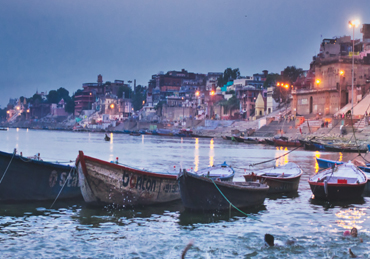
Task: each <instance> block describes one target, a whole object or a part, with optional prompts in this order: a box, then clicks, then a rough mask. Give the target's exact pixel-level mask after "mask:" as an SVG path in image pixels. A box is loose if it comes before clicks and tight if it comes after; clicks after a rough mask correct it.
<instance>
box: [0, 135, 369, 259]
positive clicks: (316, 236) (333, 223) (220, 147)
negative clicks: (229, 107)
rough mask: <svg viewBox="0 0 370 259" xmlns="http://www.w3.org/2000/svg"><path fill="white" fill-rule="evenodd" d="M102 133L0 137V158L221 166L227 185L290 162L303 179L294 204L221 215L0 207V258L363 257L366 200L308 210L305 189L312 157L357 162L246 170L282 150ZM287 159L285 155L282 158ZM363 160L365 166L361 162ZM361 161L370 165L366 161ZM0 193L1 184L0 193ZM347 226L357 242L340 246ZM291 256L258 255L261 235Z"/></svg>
mask: <svg viewBox="0 0 370 259" xmlns="http://www.w3.org/2000/svg"><path fill="white" fill-rule="evenodd" d="M110 137H111V140H110V141H109V142H107V141H104V134H103V133H87V132H64V131H45V130H27V129H9V130H8V131H1V132H0V147H1V148H0V150H1V151H5V152H9V153H11V152H13V150H14V148H16V149H17V152H18V153H19V152H22V153H23V156H33V155H36V154H37V153H40V156H41V158H42V159H43V160H44V161H53V162H55V161H59V162H67V161H74V160H75V159H76V157H77V155H78V151H79V150H82V151H84V153H85V154H86V155H88V156H92V157H96V158H99V159H102V160H106V161H113V160H115V159H116V157H118V159H119V162H120V163H123V164H127V165H130V166H133V167H138V168H146V169H150V170H153V171H157V172H160V171H174V172H175V171H176V172H178V170H179V169H180V168H187V169H191V168H193V169H194V170H198V169H199V168H202V167H207V166H209V165H212V164H218V163H223V162H224V161H226V162H227V163H228V164H230V165H231V166H233V167H234V169H235V170H236V176H235V178H234V181H235V180H243V177H242V175H243V174H244V173H245V170H244V169H247V171H246V172H251V171H250V169H253V170H256V169H258V168H263V167H270V166H273V165H278V164H284V163H286V162H288V161H289V162H295V163H297V164H299V165H300V166H301V167H302V169H303V170H304V174H303V176H302V177H301V182H300V186H299V189H298V194H296V195H293V197H287V196H280V197H273V198H266V200H265V202H264V206H262V207H260V208H257V209H253V210H246V209H244V210H243V211H244V212H245V213H247V214H248V216H245V215H244V214H242V213H240V212H237V211H235V210H233V211H231V214H229V212H228V211H227V212H224V213H203V212H200V213H195V212H189V211H185V210H184V208H183V207H182V204H181V201H178V202H173V203H170V204H163V205H160V206H151V207H150V206H148V207H140V208H134V209H125V208H121V209H111V208H91V207H87V206H86V205H85V204H84V202H83V200H76V201H57V202H56V203H55V205H54V206H53V208H52V209H50V206H51V204H52V201H50V202H43V203H24V204H23V203H22V204H0V254H1V257H2V258H6V257H15V258H26V257H27V258H35V257H38V258H40V257H41V258H55V257H59V258H60V257H63V258H106V257H111V258H112V257H115V258H180V256H181V253H182V250H183V249H184V248H185V246H186V245H187V244H188V242H189V241H190V240H193V243H194V245H193V247H192V248H190V250H189V251H188V253H187V258H349V254H348V248H351V249H352V251H353V252H354V253H355V254H356V255H361V256H362V257H365V258H368V257H369V252H368V251H369V249H370V248H369V247H370V246H369V244H370V231H369V230H370V219H369V215H370V209H369V204H370V198H367V197H365V198H364V199H363V200H360V201H356V202H354V203H336V204H331V203H327V202H319V201H314V200H311V195H312V193H311V190H310V187H309V184H308V182H307V180H308V178H309V177H310V176H311V175H313V174H314V173H315V171H316V170H317V165H316V161H315V159H314V158H315V156H320V157H322V158H327V159H341V160H343V161H346V160H348V159H351V158H353V157H355V156H356V154H340V153H331V152H325V153H324V152H322V153H319V152H311V151H305V150H303V149H302V148H299V149H297V150H295V151H293V152H291V153H289V154H288V155H286V156H283V157H281V158H279V159H277V160H276V161H274V162H269V163H265V164H261V165H258V166H255V167H250V166H249V165H250V164H253V163H258V162H262V161H266V160H269V159H273V158H276V157H279V156H281V155H282V154H284V153H286V152H287V151H288V149H286V148H280V147H273V146H267V145H248V144H243V143H234V142H231V141H227V140H223V139H196V138H179V137H161V136H150V135H143V136H130V135H126V134H110ZM289 150H291V149H290V148H289ZM368 156H369V157H368ZM365 157H366V158H368V160H370V155H366V156H365ZM0 188H1V184H0ZM353 226H356V227H357V228H358V231H359V237H360V238H362V239H363V243H361V242H359V238H348V237H343V232H344V231H345V230H347V229H350V228H352V227H353ZM266 233H270V234H272V235H274V236H275V239H278V240H280V241H283V242H284V241H286V240H294V241H295V244H293V245H291V246H281V247H270V248H266V247H265V246H264V242H263V237H264V234H266Z"/></svg>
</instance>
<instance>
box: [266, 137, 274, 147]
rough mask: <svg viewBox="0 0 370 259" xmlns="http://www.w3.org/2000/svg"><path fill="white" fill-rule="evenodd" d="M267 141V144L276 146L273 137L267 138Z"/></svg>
mask: <svg viewBox="0 0 370 259" xmlns="http://www.w3.org/2000/svg"><path fill="white" fill-rule="evenodd" d="M265 143H266V144H267V145H271V146H275V142H274V141H273V140H272V139H268V138H265Z"/></svg>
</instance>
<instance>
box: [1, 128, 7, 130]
mask: <svg viewBox="0 0 370 259" xmlns="http://www.w3.org/2000/svg"><path fill="white" fill-rule="evenodd" d="M0 130H8V129H7V128H0Z"/></svg>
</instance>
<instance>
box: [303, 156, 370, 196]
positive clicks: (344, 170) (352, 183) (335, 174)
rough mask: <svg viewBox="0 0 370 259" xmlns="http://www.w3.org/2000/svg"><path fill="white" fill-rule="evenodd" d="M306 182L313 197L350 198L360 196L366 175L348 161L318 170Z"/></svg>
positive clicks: (365, 181)
mask: <svg viewBox="0 0 370 259" xmlns="http://www.w3.org/2000/svg"><path fill="white" fill-rule="evenodd" d="M308 183H309V184H310V187H311V191H312V193H313V195H314V198H315V199H325V200H329V201H335V200H337V201H338V200H350V199H357V198H360V197H361V195H362V193H363V192H364V189H365V185H366V183H367V177H366V175H365V173H364V172H363V171H361V170H360V169H358V168H357V167H356V166H355V165H354V164H353V163H351V162H348V163H344V164H341V165H337V166H335V167H333V168H329V169H326V170H323V171H320V172H319V173H317V174H316V175H315V176H313V177H311V178H310V179H309V180H308Z"/></svg>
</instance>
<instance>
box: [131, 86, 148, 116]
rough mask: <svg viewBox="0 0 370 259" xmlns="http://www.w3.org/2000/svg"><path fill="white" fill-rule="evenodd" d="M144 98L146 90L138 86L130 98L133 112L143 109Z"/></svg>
mask: <svg viewBox="0 0 370 259" xmlns="http://www.w3.org/2000/svg"><path fill="white" fill-rule="evenodd" d="M145 96H146V88H145V87H143V86H141V85H138V86H137V87H136V88H135V91H134V93H133V97H132V105H133V108H134V110H135V111H137V110H140V109H141V108H142V107H143V101H145Z"/></svg>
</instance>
